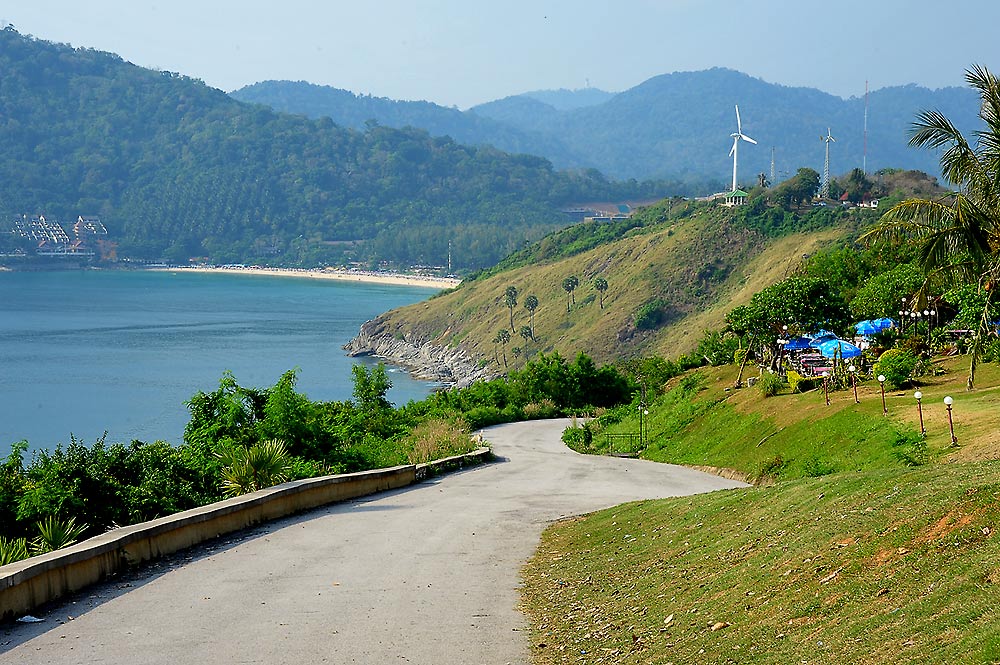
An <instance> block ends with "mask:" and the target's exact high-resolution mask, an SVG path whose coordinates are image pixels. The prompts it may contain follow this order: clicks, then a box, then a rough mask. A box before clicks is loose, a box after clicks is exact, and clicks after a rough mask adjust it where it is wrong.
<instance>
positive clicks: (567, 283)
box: [562, 275, 580, 314]
mask: <svg viewBox="0 0 1000 665" xmlns="http://www.w3.org/2000/svg"><path fill="white" fill-rule="evenodd" d="M579 285H580V280H579V279H577V278H576V275H570V276H569V277H567V278H566V279H564V280H563V281H562V287H563V290H564V291H566V295H567V296H569V297H570V298H572V303H573V304H574V305H575V304H576V296H575V295H573V291H574V290H575V289H576V287H577V286H579ZM569 310H570V300H568V299H567V301H566V313H567V314H569Z"/></svg>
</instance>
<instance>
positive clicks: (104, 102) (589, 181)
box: [0, 30, 665, 270]
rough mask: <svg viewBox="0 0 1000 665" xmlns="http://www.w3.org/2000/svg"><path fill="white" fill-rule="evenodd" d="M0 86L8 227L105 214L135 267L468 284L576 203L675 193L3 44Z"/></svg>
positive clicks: (106, 58) (82, 54) (20, 40)
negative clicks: (176, 265)
mask: <svg viewBox="0 0 1000 665" xmlns="http://www.w3.org/2000/svg"><path fill="white" fill-rule="evenodd" d="M0 71H2V72H3V73H4V74H3V89H4V99H5V100H6V103H5V107H4V118H5V119H6V122H7V124H6V125H5V126H6V130H5V135H4V137H5V140H4V142H3V150H4V159H3V160H0V200H3V201H4V206H5V208H6V210H7V211H8V212H10V211H26V212H29V213H31V212H44V213H45V214H46V215H47V216H48V215H51V216H52V217H55V218H57V219H60V220H68V219H71V218H74V217H75V216H76V215H78V214H99V215H101V217H102V218H103V219H104V221H105V224H106V225H107V226H108V228H109V229H110V230H111V231H112V233H113V234H114V238H113V239H114V241H115V242H117V243H118V245H119V249H118V252H119V255H129V256H132V257H135V258H148V259H160V258H164V257H167V258H170V259H172V260H174V261H178V262H186V261H187V260H188V259H189V258H190V257H203V256H208V257H210V258H211V259H212V260H213V261H215V262H218V263H227V262H237V261H246V262H249V261H273V262H280V263H282V264H294V265H317V264H319V263H340V262H343V261H345V260H347V259H360V260H370V259H374V258H376V257H377V258H378V259H380V260H388V261H392V262H395V263H402V264H405V265H412V264H416V263H423V264H432V265H434V264H436V265H445V264H446V263H447V259H448V248H449V243H450V244H451V247H452V250H453V251H452V256H453V257H455V260H456V262H457V266H456V269H460V270H468V269H475V268H482V267H484V266H489V265H493V264H494V263H496V261H498V260H499V259H501V258H502V257H504V256H506V255H507V254H509V253H510V252H512V251H515V250H517V249H519V248H521V247H523V245H524V243H525V241H534V240H536V239H538V238H539V237H541V236H542V235H544V234H545V232H547V231H551V230H555V229H557V228H559V227H561V226H563V225H564V220H563V217H562V215H561V214H560V213H559V212H558V210H559V209H560V208H561V207H563V206H565V205H567V204H569V203H571V202H573V201H579V200H601V199H604V200H609V199H610V200H616V199H624V198H630V197H631V196H634V195H638V196H646V197H648V196H650V195H652V196H656V195H662V194H663V193H665V191H664V184H663V183H660V184H653V183H647V184H645V185H643V184H640V183H636V182H634V181H630V182H623V183H612V182H609V181H608V180H607V179H606V178H604V177H603V176H600V174H598V173H596V172H594V173H591V172H586V171H580V172H559V171H556V170H555V169H553V167H552V164H551V163H550V162H549V161H547V160H545V159H543V158H540V157H534V156H531V155H527V154H507V153H504V152H501V151H500V150H497V149H496V148H494V147H491V146H489V145H485V144H482V143H479V142H477V144H476V145H477V146H478V147H469V146H464V145H460V144H458V143H456V142H455V141H453V140H452V139H450V138H448V137H445V136H431V135H430V133H428V132H427V131H425V130H422V129H415V128H414V127H406V128H403V129H393V128H390V127H385V126H380V125H378V124H377V123H375V124H371V125H369V126H368V127H366V128H365V129H364V130H363V131H359V130H354V129H345V128H344V127H342V126H338V125H336V124H334V123H333V122H331V121H330V120H329V119H328V118H325V119H318V120H310V119H307V118H305V117H303V116H301V115H292V114H284V113H276V112H274V111H271V110H269V109H267V108H265V107H262V106H251V105H247V104H243V103H240V102H238V101H236V100H234V99H232V98H230V97H229V96H227V95H226V94H224V93H223V92H222V91H219V90H216V89H213V88H210V87H208V86H206V85H205V84H204V83H202V82H200V81H197V80H194V79H191V78H188V77H185V76H180V75H178V74H175V73H172V72H158V71H153V70H148V69H142V68H140V67H136V66H134V65H131V64H130V63H127V62H124V61H123V60H122V59H121V58H120V57H118V56H115V55H112V54H108V53H101V52H98V51H95V50H92V49H73V48H71V47H69V46H66V45H60V44H53V43H49V42H44V41H40V40H35V39H31V38H29V37H25V36H22V35H20V34H18V33H17V32H16V31H14V30H3V31H0ZM38 99H46V100H47V102H46V104H45V108H44V109H40V108H39V107H38V105H37V104H36V103H35V100H38ZM518 152H519V153H523V152H524V150H523V149H522V150H518ZM469 220H476V222H475V223H472V224H470V223H469ZM327 241H348V242H347V243H346V244H340V245H331V244H328V243H327ZM356 241H362V242H360V243H359V242H356Z"/></svg>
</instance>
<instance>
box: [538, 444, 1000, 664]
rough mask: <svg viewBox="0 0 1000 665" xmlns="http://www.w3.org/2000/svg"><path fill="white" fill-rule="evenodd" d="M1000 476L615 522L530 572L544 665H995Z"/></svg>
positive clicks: (884, 475) (849, 487)
mask: <svg viewBox="0 0 1000 665" xmlns="http://www.w3.org/2000/svg"><path fill="white" fill-rule="evenodd" d="M998 510H1000V463H998V462H979V463H975V464H963V465H951V466H939V467H930V468H921V469H915V470H897V469H894V470H877V471H866V472H862V473H854V474H850V475H843V476H828V477H824V478H807V479H800V480H795V481H790V482H788V483H782V484H780V485H776V486H773V487H764V488H753V489H748V490H738V491H728V492H716V493H713V494H711V495H706V496H702V497H695V498H680V499H669V500H665V501H657V502H643V503H635V504H629V505H625V506H619V507H616V508H612V509H610V510H606V511H602V512H600V513H596V514H594V515H592V516H589V517H587V518H585V519H581V520H574V521H569V522H563V523H560V524H557V525H555V526H554V527H551V528H550V529H549V530H548V531H547V532H546V534H545V536H544V538H543V543H542V545H541V547H540V548H539V549H538V551H537V552H536V554H535V556H534V557H533V559H532V560H531V562H530V563H529V564H528V566H527V568H526V569H525V571H524V579H525V591H524V598H525V603H526V606H527V610H528V613H529V617H530V621H531V624H532V645H533V655H534V662H535V663H567V662H573V663H676V664H678V665H680V664H681V663H866V664H878V663H992V662H1000V614H998V608H1000V605H998V604H997V602H996V598H997V593H998V587H997V584H998V582H1000V539H998V538H997V535H996V529H997V524H996V521H997V520H996V516H997V512H998Z"/></svg>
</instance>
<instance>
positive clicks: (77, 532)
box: [31, 515, 87, 554]
mask: <svg viewBox="0 0 1000 665" xmlns="http://www.w3.org/2000/svg"><path fill="white" fill-rule="evenodd" d="M86 530H87V525H86V524H77V523H76V518H75V517H70V518H68V519H65V520H63V519H59V518H58V517H56V516H55V515H49V516H48V517H46V518H45V519H43V520H42V521H41V522H39V523H38V537H37V538H35V539H34V540H33V541H32V542H31V551H32V553H33V554H45V553H46V552H52V551H54V550H58V549H62V548H64V547H69V546H70V545H72V544H73V543H75V542H76V541H77V540H79V538H80V536H81V535H82V534H83V533H84V532H85V531H86Z"/></svg>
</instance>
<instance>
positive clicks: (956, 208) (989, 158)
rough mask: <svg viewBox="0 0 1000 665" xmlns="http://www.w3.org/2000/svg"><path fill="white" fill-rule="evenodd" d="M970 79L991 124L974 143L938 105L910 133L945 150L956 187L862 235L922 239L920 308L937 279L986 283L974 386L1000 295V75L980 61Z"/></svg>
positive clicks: (920, 143) (975, 343)
mask: <svg viewBox="0 0 1000 665" xmlns="http://www.w3.org/2000/svg"><path fill="white" fill-rule="evenodd" d="M965 80H966V81H967V82H968V84H969V85H970V86H972V87H973V88H975V89H976V90H978V91H979V96H980V100H981V106H980V111H979V117H980V118H981V119H982V120H983V122H985V123H986V129H985V130H981V131H977V132H975V133H974V137H975V144H974V145H973V144H970V143H969V141H968V139H966V137H965V136H963V135H962V133H961V132H960V131H959V130H958V129H957V128H956V127H955V125H954V124H953V123H952V122H951V121H950V120H948V118H946V117H945V116H944V115H943V114H941V113H940V112H938V111H923V112H921V113H920V114H919V115H918V116H917V120H916V122H914V123H913V129H912V131H911V134H910V145H911V146H915V147H921V148H945V151H944V153H943V154H942V155H941V170H942V172H943V174H944V177H945V178H946V179H947V180H948V182H949V183H951V184H952V185H954V186H955V188H956V191H954V192H952V193H950V194H948V195H947V196H945V197H943V198H940V199H937V200H933V201H931V200H925V199H910V200H908V201H903V202H902V203H899V204H897V205H895V206H893V207H892V208H891V209H890V210H889V211H888V212H886V213H885V215H883V216H882V219H881V220H880V222H879V225H878V226H877V227H876V228H875V229H873V230H871V231H869V232H868V233H866V234H865V235H864V236H862V238H863V239H866V240H871V241H874V242H879V241H896V240H904V241H909V242H912V243H915V244H916V245H917V247H918V250H919V256H920V261H921V263H922V265H923V270H924V275H925V280H924V285H923V286H922V287H921V289H920V291H919V292H918V298H914V299H913V300H914V303H913V306H914V307H923V306H924V303H925V302H926V298H927V291H928V287H929V286H930V285H931V284H935V285H939V284H940V285H955V284H967V283H973V284H976V285H977V286H978V288H979V291H980V293H981V294H982V295H983V299H984V300H985V304H984V307H983V311H982V316H981V317H980V320H979V325H978V326H977V329H976V331H975V333H974V334H973V340H972V344H971V345H970V352H969V355H970V357H971V361H970V366H969V380H968V386H967V387H968V389H969V390H972V388H973V387H974V385H975V377H976V365H977V364H978V362H979V358H980V356H981V354H982V352H983V350H984V347H985V344H986V340H987V338H988V337H989V336H990V334H991V328H992V324H991V321H992V320H993V318H994V317H993V316H991V314H992V313H993V312H994V311H995V308H996V306H997V302H998V300H1000V299H998V297H997V287H1000V180H998V178H997V173H1000V80H998V79H997V77H996V76H994V75H993V74H991V73H990V72H989V71H988V70H987V69H986V68H985V67H981V66H978V65H977V66H974V67H972V68H971V69H969V70H967V71H966V73H965Z"/></svg>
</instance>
